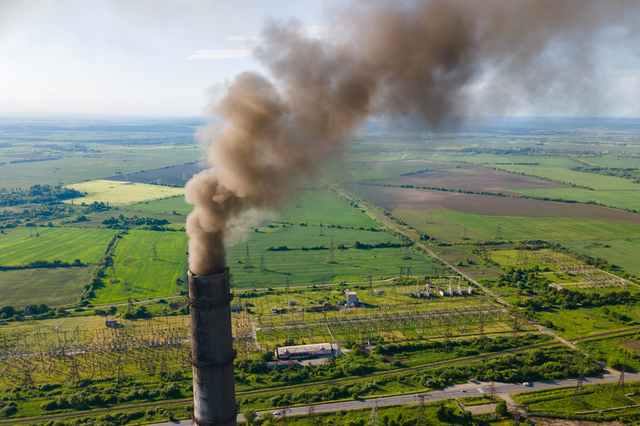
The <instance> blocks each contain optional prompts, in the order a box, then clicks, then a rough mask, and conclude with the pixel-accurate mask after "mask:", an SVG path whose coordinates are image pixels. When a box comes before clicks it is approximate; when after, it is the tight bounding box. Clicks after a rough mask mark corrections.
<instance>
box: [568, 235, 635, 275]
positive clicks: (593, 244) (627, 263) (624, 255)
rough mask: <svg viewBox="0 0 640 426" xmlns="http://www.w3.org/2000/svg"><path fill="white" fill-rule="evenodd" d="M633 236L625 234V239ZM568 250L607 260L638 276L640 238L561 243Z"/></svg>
mask: <svg viewBox="0 0 640 426" xmlns="http://www.w3.org/2000/svg"><path fill="white" fill-rule="evenodd" d="M631 235H634V236H635V234H627V237H629V236H631ZM562 244H563V245H564V246H566V247H567V248H568V249H570V250H573V251H576V252H578V253H582V254H586V255H589V256H591V257H594V258H595V257H601V258H603V259H607V260H608V261H609V262H610V263H611V264H613V265H616V266H619V267H621V268H622V269H624V270H625V271H627V272H629V273H631V274H634V275H640V263H638V257H639V256H640V238H624V239H622V238H621V239H603V240H596V241H594V240H574V241H566V242H562Z"/></svg>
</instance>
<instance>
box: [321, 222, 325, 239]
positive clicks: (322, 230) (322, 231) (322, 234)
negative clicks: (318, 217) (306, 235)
mask: <svg viewBox="0 0 640 426" xmlns="http://www.w3.org/2000/svg"><path fill="white" fill-rule="evenodd" d="M320 236H321V237H324V229H323V227H322V222H320Z"/></svg>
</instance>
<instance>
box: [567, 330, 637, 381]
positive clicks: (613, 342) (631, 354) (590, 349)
mask: <svg viewBox="0 0 640 426" xmlns="http://www.w3.org/2000/svg"><path fill="white" fill-rule="evenodd" d="M638 339H640V333H631V334H625V335H621V336H613V337H605V338H602V339H592V340H585V341H582V342H580V343H579V344H578V347H579V348H580V349H582V350H584V351H586V352H587V353H589V355H591V356H593V357H595V358H596V359H598V360H599V361H602V362H604V363H606V364H609V365H611V364H614V363H621V362H622V361H623V360H624V359H625V357H626V361H625V364H626V370H627V371H631V372H634V371H640V360H639V359H638V354H637V352H636V350H637V349H638V343H639V341H638Z"/></svg>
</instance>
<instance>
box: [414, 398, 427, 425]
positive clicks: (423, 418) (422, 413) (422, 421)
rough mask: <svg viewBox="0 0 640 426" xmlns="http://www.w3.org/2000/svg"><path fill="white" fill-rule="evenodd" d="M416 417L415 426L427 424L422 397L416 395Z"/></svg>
mask: <svg viewBox="0 0 640 426" xmlns="http://www.w3.org/2000/svg"><path fill="white" fill-rule="evenodd" d="M418 400H419V401H420V402H419V403H418V416H417V417H416V425H426V424H427V410H426V407H425V405H424V395H418Z"/></svg>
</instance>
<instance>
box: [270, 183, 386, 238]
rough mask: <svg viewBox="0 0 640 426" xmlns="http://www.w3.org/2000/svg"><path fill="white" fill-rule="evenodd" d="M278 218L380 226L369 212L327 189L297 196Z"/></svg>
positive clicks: (343, 224) (357, 225)
mask: <svg viewBox="0 0 640 426" xmlns="http://www.w3.org/2000/svg"><path fill="white" fill-rule="evenodd" d="M278 220H281V221H284V222H305V223H313V224H319V223H323V224H333V225H341V226H352V227H364V228H371V227H373V228H377V227H379V224H378V223H377V222H376V221H375V220H374V219H372V218H371V217H370V216H369V215H368V214H367V213H364V212H363V211H362V210H360V209H358V208H356V207H353V206H351V205H349V203H348V202H347V201H345V200H343V199H342V198H341V197H340V196H338V195H337V194H335V193H333V192H331V191H329V190H326V189H314V190H307V191H304V192H302V193H301V194H300V195H299V196H295V197H294V199H293V200H291V201H290V202H289V203H288V204H287V205H286V206H285V207H284V208H283V209H282V212H281V213H280V214H279V215H278Z"/></svg>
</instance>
